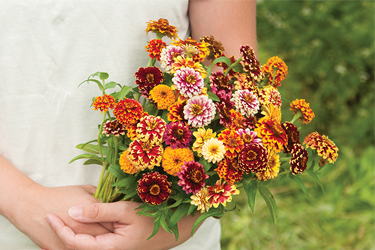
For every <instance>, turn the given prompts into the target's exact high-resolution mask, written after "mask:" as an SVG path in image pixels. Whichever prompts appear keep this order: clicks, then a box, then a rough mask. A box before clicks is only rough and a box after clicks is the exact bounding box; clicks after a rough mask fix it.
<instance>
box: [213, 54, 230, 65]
mask: <svg viewBox="0 0 375 250" xmlns="http://www.w3.org/2000/svg"><path fill="white" fill-rule="evenodd" d="M217 63H225V64H226V65H228V66H230V65H231V64H232V62H231V60H230V59H229V58H228V57H225V56H221V57H219V58H216V59H215V60H213V62H212V64H211V65H212V66H213V65H215V64H217Z"/></svg>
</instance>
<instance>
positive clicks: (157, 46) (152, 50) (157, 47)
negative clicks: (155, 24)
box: [146, 39, 167, 61]
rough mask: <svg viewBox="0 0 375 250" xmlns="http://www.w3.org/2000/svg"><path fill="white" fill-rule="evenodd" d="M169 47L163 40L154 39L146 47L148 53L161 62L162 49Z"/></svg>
mask: <svg viewBox="0 0 375 250" xmlns="http://www.w3.org/2000/svg"><path fill="white" fill-rule="evenodd" d="M165 47H167V44H166V43H165V42H163V40H161V39H152V40H151V41H150V42H149V43H148V44H147V46H146V51H147V52H148V53H149V56H150V57H151V58H152V59H154V58H156V60H158V61H160V54H161V51H162V49H164V48H165Z"/></svg>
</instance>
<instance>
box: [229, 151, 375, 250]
mask: <svg viewBox="0 0 375 250" xmlns="http://www.w3.org/2000/svg"><path fill="white" fill-rule="evenodd" d="M374 150H375V149H374V148H373V147H371V148H368V149H367V150H366V151H365V152H363V155H362V157H360V158H357V157H355V156H354V154H353V152H352V151H350V150H349V149H345V148H343V149H340V153H341V154H340V157H339V159H338V161H337V163H336V164H335V165H327V166H326V168H325V169H323V171H322V172H323V173H322V175H321V180H322V183H323V186H324V189H325V195H324V194H323V192H322V190H321V189H320V187H318V186H317V187H315V185H314V183H313V182H312V181H311V179H310V178H309V176H305V177H303V179H304V181H305V183H306V187H307V188H308V190H309V196H308V197H306V195H305V194H304V193H303V192H302V191H301V190H300V189H299V187H298V186H297V184H295V183H294V182H292V181H291V180H288V179H285V180H282V181H278V182H273V183H271V184H270V185H269V187H270V188H271V192H272V193H273V194H274V196H275V199H276V202H277V205H278V212H279V217H278V222H277V224H276V225H274V224H273V222H272V219H271V217H270V215H269V210H268V208H267V206H266V204H265V202H264V201H263V200H262V198H261V197H260V195H258V196H257V200H256V206H255V212H254V213H252V212H251V211H250V209H249V208H248V206H247V199H246V195H245V194H244V192H242V195H241V198H240V199H238V197H236V198H237V199H235V200H236V201H237V203H239V207H240V208H241V209H240V210H236V211H234V212H230V213H227V214H226V215H225V217H224V218H223V219H222V249H223V250H242V249H246V250H248V249H360V250H362V249H375V234H374V232H375V231H374V229H375V228H374V226H375V216H374V212H375V210H374V209H375V206H374V195H375V194H374V190H375V186H374V177H375V170H374V166H375V165H374Z"/></svg>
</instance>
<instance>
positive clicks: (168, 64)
mask: <svg viewBox="0 0 375 250" xmlns="http://www.w3.org/2000/svg"><path fill="white" fill-rule="evenodd" d="M177 56H181V57H184V56H185V54H184V50H183V49H182V48H181V47H179V46H175V45H169V46H167V47H166V48H164V49H163V50H162V51H161V54H160V65H161V68H162V69H163V70H164V72H166V73H168V74H170V73H171V70H172V64H173V63H174V59H175V58H176V57H177Z"/></svg>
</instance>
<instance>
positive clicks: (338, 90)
mask: <svg viewBox="0 0 375 250" xmlns="http://www.w3.org/2000/svg"><path fill="white" fill-rule="evenodd" d="M374 18H375V3H374V1H330V0H328V1H259V0H258V4H257V32H258V46H259V58H260V62H261V64H264V63H265V62H266V61H267V59H268V58H269V57H271V56H279V57H280V58H282V59H283V60H284V61H285V63H286V64H287V65H288V68H289V73H288V76H287V79H286V80H285V81H284V82H282V85H281V87H279V90H280V92H281V94H282V96H283V109H282V114H283V121H288V120H291V117H292V114H291V112H290V111H289V110H288V109H289V103H290V102H291V101H293V100H294V99H297V98H298V99H306V101H307V102H309V103H310V106H311V108H312V110H313V111H314V113H315V115H316V117H315V118H314V120H313V122H312V123H311V124H309V125H307V126H303V127H302V128H301V136H300V139H301V141H302V140H303V138H304V136H305V135H307V134H308V133H310V132H313V131H318V132H319V133H321V134H325V135H328V136H329V138H330V139H331V140H333V141H334V142H335V143H336V145H337V146H338V147H339V157H338V160H337V162H336V163H335V164H334V165H332V164H328V165H327V166H325V167H324V168H323V170H322V171H321V175H320V179H321V181H322V183H323V187H324V191H325V192H324V193H323V191H322V189H321V188H320V187H319V185H317V184H316V183H314V181H313V180H312V179H311V178H310V177H309V176H307V175H302V176H301V178H302V179H303V180H304V182H305V186H306V187H307V189H308V192H309V194H308V196H306V195H305V194H304V193H303V192H302V191H301V189H300V188H299V187H298V185H297V184H296V183H295V182H293V181H291V180H290V179H288V178H285V179H282V180H275V181H272V182H271V183H270V184H269V185H268V187H269V188H270V190H271V192H272V193H273V195H274V197H275V199H276V202H277V205H278V221H277V224H276V225H275V224H274V223H273V222H272V219H271V216H270V213H269V210H268V207H267V205H266V203H265V202H264V200H263V199H262V198H261V197H260V195H259V194H258V195H257V199H256V205H255V211H254V212H251V211H250V209H249V207H248V206H247V198H246V195H245V192H244V191H243V190H241V191H242V193H241V194H240V196H237V197H234V201H233V202H236V203H237V204H238V208H237V209H236V210H235V211H233V212H228V213H227V214H226V215H225V216H224V217H223V218H222V219H221V222H222V240H221V243H222V249H223V250H242V249H246V250H248V249H359V250H362V249H364V250H366V249H375V223H374V222H375V221H374V220H375V185H374V180H375V161H374V152H375V148H374V59H375V57H374V45H375V43H374V30H375V27H374V26H375V25H374V21H375V19H374ZM234 28H235V27H234Z"/></svg>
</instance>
